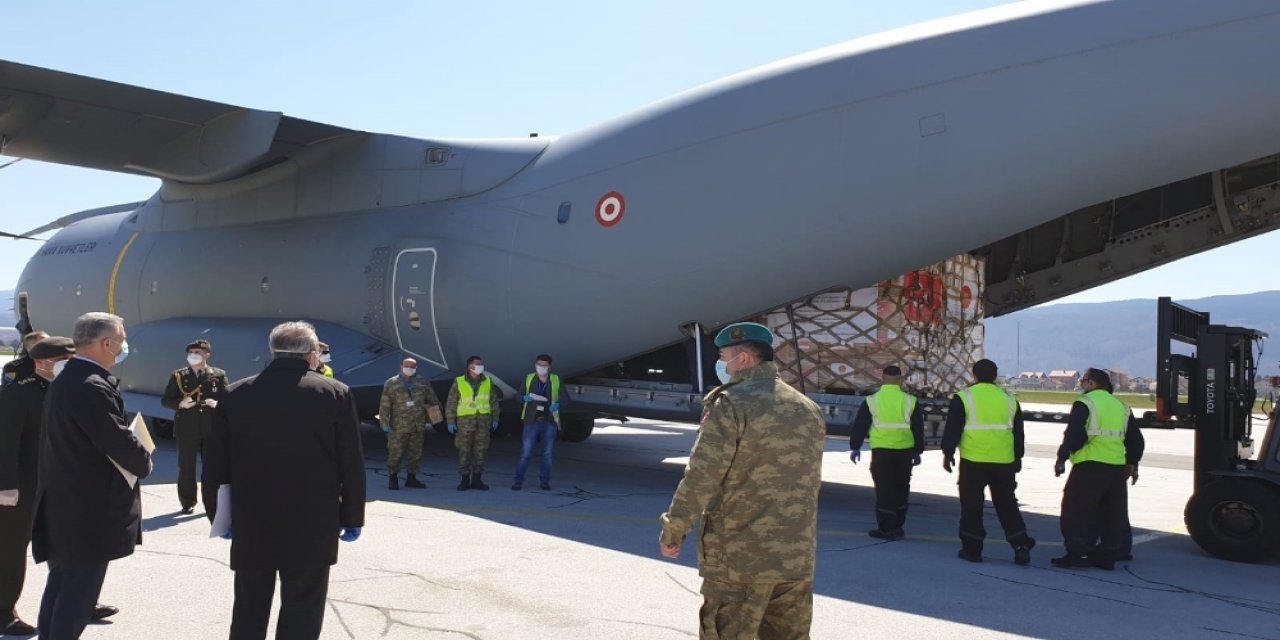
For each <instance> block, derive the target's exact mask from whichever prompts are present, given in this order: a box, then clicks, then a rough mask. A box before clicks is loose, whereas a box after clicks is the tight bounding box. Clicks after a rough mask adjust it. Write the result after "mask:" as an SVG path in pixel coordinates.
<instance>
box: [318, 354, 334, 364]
mask: <svg viewBox="0 0 1280 640" xmlns="http://www.w3.org/2000/svg"><path fill="white" fill-rule="evenodd" d="M330 360H332V358H330V357H329V354H327V353H322V354H320V362H323V363H324V364H329V361H330Z"/></svg>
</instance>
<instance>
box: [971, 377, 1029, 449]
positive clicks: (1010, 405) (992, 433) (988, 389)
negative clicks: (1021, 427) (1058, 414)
mask: <svg viewBox="0 0 1280 640" xmlns="http://www.w3.org/2000/svg"><path fill="white" fill-rule="evenodd" d="M956 395H958V396H960V401H961V402H963V403H964V415H965V421H964V431H963V432H961V434H960V457H961V458H963V459H965V460H968V461H970V462H997V463H1002V464H1007V463H1010V462H1013V459H1014V455H1013V453H1014V452H1013V416H1014V414H1016V413H1017V403H1016V402H1015V401H1014V399H1013V397H1012V396H1010V395H1009V394H1007V393H1005V392H1004V390H1003V389H1001V388H1000V387H997V386H996V385H994V384H991V383H989V382H979V383H978V384H975V385H973V386H972V387H969V388H968V389H965V390H964V391H961V392H959V393H957V394H956Z"/></svg>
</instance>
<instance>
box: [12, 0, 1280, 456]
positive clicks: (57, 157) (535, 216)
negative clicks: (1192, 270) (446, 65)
mask: <svg viewBox="0 0 1280 640" xmlns="http://www.w3.org/2000/svg"><path fill="white" fill-rule="evenodd" d="M1278 32H1280V4H1277V3H1276V2H1274V1H1273V0H1235V1H1233V2H1214V3H1209V2H1202V1H1199V0H1115V1H1110V2H1082V1H1078V0H1077V1H1054V2H1019V3H1015V4H1011V5H1007V6H1003V7H997V8H994V9H990V10H984V11H979V12H976V13H971V14H967V15H962V16H958V17H953V18H947V19H943V20H938V21H934V22H929V23H925V24H921V25H917V26H913V27H908V28H904V29H899V30H895V31H890V32H887V33H883V34H879V35H874V36H871V37H867V38H862V39H858V40H854V41H851V42H848V43H845V44H841V45H837V46H833V47H829V48H825V49H821V50H818V51H814V52H811V53H808V54H805V55H800V56H797V57H794V58H790V59H786V60H782V61H779V62H776V63H773V64H769V65H766V66H763V67H760V68H756V69H752V70H749V71H746V72H743V73H740V74H737V75H734V76H731V77H728V78H725V79H723V80H720V81H717V82H713V83H710V84H708V85H705V86H701V87H698V88H695V89H692V90H690V91H687V92H685V93H682V94H679V95H676V96H674V97H672V98H670V99H668V100H665V101H662V102H660V103H657V104H654V105H651V106H649V107H646V108H644V109H641V110H639V111H636V112H633V113H629V114H626V115H623V116H621V117H619V118H617V119H614V120H611V121H608V122H605V123H603V124H601V125H598V126H595V127H592V128H589V129H587V130H583V131H579V132H576V133H572V134H568V135H564V136H562V137H558V138H550V137H531V138H523V139H507V140H446V139H415V138H408V137H402V136H396V135H390V134H381V133H369V132H364V131H354V130H350V129H345V128H341V127H335V126H329V125H325V124H321V123H316V122H308V121H304V120H299V119H296V118H291V117H289V116H285V115H282V114H280V113H275V112H270V111H262V110H256V109H251V108H243V107H238V106H232V105H226V104H219V103H215V102H209V101H206V100H201V99H198V98H190V97H184V96H179V95H173V94H169V93H164V92H162V91H159V90H153V89H144V88H140V87H135V86H127V85H122V84H117V83H113V82H109V81H106V80H98V79H93V78H87V77H82V76H77V75H72V74H68V73H62V72H58V71H53V70H49V69H43V68H36V67H31V66H25V65H22V64H20V63H17V62H7V61H4V62H0V149H2V151H3V153H4V154H5V155H10V156H17V157H23V158H32V159H36V160H42V161H47V162H56V163H64V164H71V165H78V166H83V167H91V168H96V169H105V170H111V171H121V172H129V173H135V174H142V175H148V176H155V177H158V178H161V179H162V181H163V182H162V186H161V188H160V190H159V191H158V192H157V193H156V194H155V195H154V196H152V197H151V199H150V200H148V201H146V202H139V203H128V204H122V205H117V206H109V207H105V208H101V209H96V210H93V211H86V212H83V213H79V214H75V215H72V216H68V217H66V218H63V219H61V220H58V221H55V222H52V223H50V224H47V225H44V226H41V227H40V228H37V229H33V230H30V231H28V232H27V233H26V234H24V235H32V234H39V233H45V232H48V231H50V230H55V229H57V233H56V234H55V235H53V236H52V238H50V239H49V240H48V241H47V242H46V243H45V245H44V246H43V247H42V248H40V249H39V250H38V251H37V252H36V254H35V255H34V256H33V257H32V258H31V261H30V262H29V264H28V266H27V268H26V270H25V271H24V273H23V275H22V277H21V280H20V281H19V283H18V286H17V293H16V294H15V298H16V300H15V310H16V313H17V315H18V318H17V320H18V325H19V327H20V328H25V327H29V326H32V325H35V326H39V327H40V328H43V329H46V330H49V331H52V332H54V333H65V332H66V331H68V330H69V328H70V323H71V322H72V320H73V319H74V318H75V317H76V316H77V315H79V314H80V313H82V312H85V311H91V310H106V311H111V312H114V313H116V314H119V315H122V316H124V317H125V318H126V320H127V322H128V325H129V336H130V343H131V345H132V346H133V352H134V353H133V355H132V356H131V357H130V358H129V360H128V361H126V362H125V363H124V364H123V365H122V368H121V372H120V376H121V378H122V379H123V380H124V381H125V384H126V387H127V388H126V391H127V392H128V396H127V398H128V401H129V402H130V404H131V407H133V410H136V411H141V412H143V413H146V414H148V415H152V416H156V417H165V416H167V414H168V413H169V412H168V411H166V410H164V409H163V408H161V407H160V406H159V403H158V401H157V400H156V398H157V396H158V394H159V393H160V392H161V391H162V388H163V385H164V382H165V379H166V376H165V374H166V373H167V372H168V371H169V369H170V368H171V362H172V360H173V353H174V352H175V351H179V350H180V349H181V347H182V345H184V344H185V343H186V342H187V341H189V340H191V339H192V338H193V337H196V336H203V337H206V338H208V339H210V340H212V341H213V342H214V344H215V345H216V346H217V351H218V363H219V365H220V366H222V367H225V368H226V369H227V370H228V371H229V372H230V373H231V375H233V376H240V375H248V374H251V373H253V372H255V371H257V370H258V369H259V368H260V367H261V366H262V364H263V363H264V362H265V359H266V357H267V354H266V344H265V343H266V335H267V332H268V330H269V329H270V327H271V326H273V325H274V324H276V323H278V322H280V321H282V320H285V319H298V318H303V319H309V320H312V321H314V322H315V323H316V324H317V326H318V329H319V331H320V333H321V335H322V338H323V339H324V340H325V341H326V342H328V343H330V344H331V345H332V346H333V351H334V356H335V358H334V365H335V369H336V371H337V373H338V376H339V378H340V379H342V380H344V381H346V382H347V383H349V384H351V385H352V386H353V387H354V388H356V389H357V390H359V391H360V392H361V395H360V397H361V405H362V410H363V411H365V412H366V414H368V413H371V412H372V411H373V410H374V408H375V406H376V399H377V391H378V389H379V388H380V385H381V382H382V381H383V379H384V378H385V376H386V372H387V371H393V370H395V369H396V367H397V364H396V363H398V362H399V360H400V359H401V358H402V356H403V355H404V354H412V355H414V356H415V357H416V358H417V359H418V360H419V362H420V366H421V369H422V370H423V371H424V372H429V373H430V374H431V376H432V377H433V378H434V379H436V380H439V381H447V380H448V378H449V377H451V376H453V375H457V373H458V372H459V371H460V370H461V369H462V368H463V363H464V362H465V359H466V357H467V356H469V355H471V354H478V355H482V356H484V357H485V358H486V361H487V365H488V371H489V372H491V373H493V374H495V376H496V377H497V378H498V379H499V380H500V381H502V382H503V383H504V384H507V385H509V384H511V383H514V382H516V381H517V379H518V377H519V376H520V375H521V374H522V373H524V371H525V369H526V368H528V366H529V363H530V362H531V360H532V358H533V356H534V355H535V353H536V352H539V351H546V352H550V353H554V354H555V355H556V366H557V369H558V370H559V371H561V372H562V373H564V374H567V375H583V374H587V373H589V372H592V371H594V370H597V369H600V368H602V367H605V366H607V365H611V364H613V363H618V362H624V361H627V360H629V359H631V358H633V357H636V356H641V355H643V354H647V353H651V352H654V351H656V350H659V349H663V348H670V347H671V345H681V344H683V343H685V342H688V341H689V340H690V336H691V335H692V336H694V337H695V338H697V337H699V336H701V335H702V332H701V331H700V330H699V328H700V327H701V328H705V329H708V330H711V329H714V328H716V327H719V326H722V325H723V324H725V323H728V322H731V321H735V320H738V319H741V318H745V317H750V316H752V315H753V314H759V313H761V312H763V311H765V310H768V309H771V308H775V307H778V306H779V305H782V304H785V303H787V302H789V301H793V300H798V299H802V298H805V297H807V296H809V295H811V294H814V293H816V292H819V291H823V290H825V289H828V288H830V287H833V286H837V285H847V286H855V287H858V286H866V285H868V284H871V283H874V282H877V281H879V280H881V279H884V278H887V277H892V276H895V275H897V274H901V273H904V272H906V271H908V270H911V269H914V268H917V267H920V266H922V265H926V264H930V263H933V262H936V261H938V260H941V259H944V258H948V257H950V256H953V255H956V254H959V253H964V252H970V253H973V254H976V255H981V256H983V257H985V259H986V267H985V268H986V280H987V289H986V293H985V297H984V300H983V304H984V305H985V310H986V313H987V314H988V315H997V314H1001V313H1007V312H1010V311H1014V310H1017V309H1021V308H1024V307H1027V306H1030V305H1033V304H1037V303H1040V302H1044V301H1047V300H1050V299H1053V298H1057V297H1060V296H1063V295H1067V294H1069V293H1073V292H1076V291H1079V290H1081V289H1084V288H1087V287H1090V286H1092V285H1095V284H1098V283H1101V282H1105V281H1109V280H1113V279H1116V278H1120V277H1123V276H1125V275H1128V274H1131V273H1134V272H1136V271H1140V270H1143V269H1146V268H1149V267H1152V266H1155V265H1157V264H1161V263H1164V262H1168V261H1170V260H1174V259H1176V258H1179V257H1182V256H1186V255H1189V254H1192V253H1196V252H1198V251H1202V250H1204V249H1208V248H1211V247H1214V246H1218V245H1221V244H1225V243H1228V242H1231V241H1233V240H1237V239H1240V238H1244V237H1247V236H1251V235H1255V234H1258V233H1261V232H1263V231H1266V230H1269V229H1273V228H1276V227H1277V226H1280V198H1278V197H1277V183H1278V181H1280V162H1278V160H1277V156H1276V155H1273V154H1277V153H1280V118H1278V117H1277V115H1276V114H1277V113H1278V112H1280V84H1277V83H1275V82H1272V81H1270V80H1269V79H1268V77H1266V76H1264V75H1261V72H1260V71H1259V69H1263V68H1265V67H1266V65H1267V64H1269V63H1270V62H1271V61H1274V60H1276V59H1280V40H1277V39H1276V38H1275V37H1274V36H1275V34H1276V33H1278ZM13 231H17V230H13ZM317 255H321V256H324V258H323V259H322V260H318V259H316V258H315V257H314V256H317ZM228 256H233V259H231V260H228V259H227V257H228ZM215 257H216V259H214V258H215ZM530 309H538V310H544V311H547V312H541V313H528V310H530ZM675 348H683V347H675ZM683 375H684V376H685V377H686V379H685V380H683V382H686V383H687V382H690V378H691V375H690V373H689V371H688V370H686V371H685V372H683ZM619 389H622V391H621V392H620V391H619ZM682 389H687V390H689V391H696V390H697V389H694V388H692V387H689V386H688V385H687V384H686V385H685V386H684V387H682ZM593 397H594V398H597V399H593ZM623 397H625V398H627V401H626V402H625V403H623V401H622V398H623ZM696 403H697V397H696V395H695V394H693V393H690V394H689V396H688V402H687V403H683V404H682V405H681V406H676V407H672V406H667V407H657V406H653V405H654V403H653V396H652V395H651V394H650V395H646V394H645V393H644V392H643V391H639V392H637V391H635V389H629V388H627V387H625V386H624V387H615V388H614V389H613V391H611V392H610V394H606V395H603V396H587V395H584V396H583V398H582V399H581V401H578V402H575V403H574V405H573V406H574V408H575V409H576V410H577V411H578V412H579V415H578V416H577V417H576V418H574V419H573V420H571V421H568V422H567V424H566V436H567V437H569V438H570V439H581V438H584V437H586V435H587V434H589V433H590V430H591V425H592V420H591V418H592V417H594V416H595V415H597V414H598V413H600V412H604V413H623V414H628V415H640V416H644V415H651V414H661V415H664V416H669V415H672V413H673V412H675V413H680V412H684V413H685V414H688V413H689V412H690V411H696ZM677 404H681V403H677Z"/></svg>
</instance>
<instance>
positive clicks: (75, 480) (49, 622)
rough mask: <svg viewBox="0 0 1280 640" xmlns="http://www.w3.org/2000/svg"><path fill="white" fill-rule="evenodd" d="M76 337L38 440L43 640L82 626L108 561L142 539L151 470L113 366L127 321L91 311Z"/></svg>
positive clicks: (76, 632) (75, 633)
mask: <svg viewBox="0 0 1280 640" xmlns="http://www.w3.org/2000/svg"><path fill="white" fill-rule="evenodd" d="M71 339H72V341H73V342H74V343H75V349H76V356H75V358H73V359H71V360H68V361H67V364H66V366H65V367H63V369H62V372H61V373H59V374H58V377H56V378H54V380H53V382H52V383H50V385H49V390H48V392H47V393H46V397H45V404H44V406H45V411H44V417H43V421H42V430H43V434H42V435H41V440H40V471H39V475H40V480H39V485H38V486H39V488H38V489H37V490H36V520H35V530H34V532H33V535H32V540H31V543H32V544H31V546H32V554H33V556H34V557H35V560H36V562H46V561H47V562H48V563H49V578H48V581H47V582H46V583H45V589H44V597H43V598H42V599H41V601H40V618H39V622H38V625H37V626H38V627H39V629H40V638H41V639H42V640H43V639H45V638H54V639H58V640H61V639H63V638H78V637H80V633H81V632H82V631H84V627H85V625H86V624H87V623H88V621H89V617H90V615H91V614H92V611H93V608H94V603H95V602H96V601H97V598H98V592H99V591H101V589H102V580H103V578H105V577H106V574H107V563H109V562H110V561H112V560H115V559H117V558H123V557H125V556H128V555H131V554H133V549H134V546H135V545H137V544H138V543H140V542H141V541H142V503H141V499H140V495H141V494H140V492H139V489H138V480H139V479H141V478H145V477H147V476H148V475H150V473H151V455H150V454H149V453H148V452H147V450H146V449H145V448H144V447H143V446H142V443H140V442H139V441H138V439H137V438H136V437H135V436H134V435H133V433H132V432H130V431H129V421H128V420H127V419H126V417H125V411H124V400H123V399H122V398H121V397H120V392H119V391H118V390H117V387H118V385H119V381H118V380H116V378H115V376H113V375H111V372H110V368H111V367H113V366H115V365H116V364H118V363H120V362H122V361H124V359H125V357H127V356H128V355H129V345H128V343H127V342H126V340H125V330H124V321H123V320H122V319H121V318H120V317H119V316H114V315H111V314H107V313H96V312H95V313H86V314H85V315H83V316H80V318H79V319H78V320H76V323H75V328H74V330H73V333H72V338H71ZM113 461H114V463H115V464H112V462H113ZM116 465H119V467H120V468H117V467H116ZM121 469H123V470H124V471H126V472H128V473H129V474H132V475H133V476H134V478H133V481H132V482H130V481H129V480H126V478H125V476H124V473H122V472H121Z"/></svg>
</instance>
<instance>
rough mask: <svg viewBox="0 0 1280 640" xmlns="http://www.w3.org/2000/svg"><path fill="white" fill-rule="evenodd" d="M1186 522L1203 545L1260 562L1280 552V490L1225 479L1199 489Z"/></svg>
mask: <svg viewBox="0 0 1280 640" xmlns="http://www.w3.org/2000/svg"><path fill="white" fill-rule="evenodd" d="M1184 522H1186V525H1187V531H1188V532H1189V533H1190V534H1191V539H1192V540H1195V541H1196V544H1198V545H1200V548H1202V549H1204V550H1205V551H1208V552H1209V553H1211V554H1213V555H1215V556H1218V557H1219V558H1223V559H1226V560H1234V561H1236V562H1259V561H1262V560H1266V559H1268V558H1270V557H1272V556H1274V555H1276V554H1277V553H1280V493H1278V492H1276V491H1275V490H1274V489H1272V488H1270V487H1268V486H1266V485H1264V484H1262V483H1261V482H1254V481H1250V480H1241V479H1236V478H1224V479H1222V480H1218V481H1216V482H1212V483H1209V484H1207V485H1205V486H1203V487H1201V488H1200V489H1199V490H1198V491H1196V493H1195V495H1193V496H1191V499H1190V500H1188V501H1187V508H1186V511H1185V512H1184Z"/></svg>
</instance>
